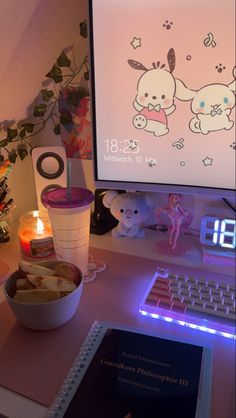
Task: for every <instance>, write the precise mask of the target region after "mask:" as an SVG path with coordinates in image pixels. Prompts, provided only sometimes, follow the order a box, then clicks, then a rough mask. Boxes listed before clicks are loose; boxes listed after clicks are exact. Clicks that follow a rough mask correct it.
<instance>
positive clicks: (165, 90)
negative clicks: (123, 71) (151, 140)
mask: <svg viewBox="0 0 236 418" xmlns="http://www.w3.org/2000/svg"><path fill="white" fill-rule="evenodd" d="M167 60H168V64H169V71H168V70H166V69H165V68H164V67H165V64H162V65H160V61H158V62H157V63H155V62H154V63H153V64H152V65H153V68H151V69H147V68H146V67H145V66H144V65H143V64H141V63H139V62H137V61H134V60H131V59H130V60H128V63H129V65H130V66H131V67H132V68H134V69H135V70H141V71H144V73H143V74H142V76H141V77H140V79H139V81H138V86H137V90H138V91H137V95H136V98H135V101H134V103H133V105H134V108H135V109H136V110H137V111H138V112H139V113H138V114H137V115H135V116H134V119H133V124H134V126H135V128H137V129H144V130H145V131H148V132H152V133H153V134H154V135H155V136H162V135H166V134H167V133H168V132H169V128H168V123H167V116H168V115H170V114H171V113H173V112H174V111H175V108H176V106H175V104H174V96H175V90H176V83H175V78H174V77H173V75H172V72H173V71H174V68H175V52H174V49H173V48H171V49H170V50H169V52H168V54H167Z"/></svg>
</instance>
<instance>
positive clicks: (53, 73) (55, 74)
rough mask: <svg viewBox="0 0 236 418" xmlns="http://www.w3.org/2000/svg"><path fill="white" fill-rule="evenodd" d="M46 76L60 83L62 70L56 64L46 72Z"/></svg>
mask: <svg viewBox="0 0 236 418" xmlns="http://www.w3.org/2000/svg"><path fill="white" fill-rule="evenodd" d="M46 77H48V78H51V79H52V80H53V81H55V83H60V82H61V81H63V77H62V71H61V69H60V67H58V66H57V65H54V66H53V67H52V69H51V70H50V71H49V73H47V74H46Z"/></svg>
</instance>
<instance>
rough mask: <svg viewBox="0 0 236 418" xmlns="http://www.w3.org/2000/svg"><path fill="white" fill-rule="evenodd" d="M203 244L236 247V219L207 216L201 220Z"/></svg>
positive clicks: (201, 239) (201, 240)
mask: <svg viewBox="0 0 236 418" xmlns="http://www.w3.org/2000/svg"><path fill="white" fill-rule="evenodd" d="M200 242H201V244H207V245H209V246H215V247H217V246H219V247H221V248H229V249H234V248H235V247H236V221H235V220H234V219H218V218H216V217H213V216H205V217H204V218H202V222H201V232H200Z"/></svg>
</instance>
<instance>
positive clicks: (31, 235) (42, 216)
mask: <svg viewBox="0 0 236 418" xmlns="http://www.w3.org/2000/svg"><path fill="white" fill-rule="evenodd" d="M18 236H19V242H20V248H21V252H22V256H23V257H24V258H28V259H44V258H48V257H51V256H52V255H53V254H54V247H53V239H52V229H51V225H50V221H49V218H48V216H47V213H39V211H32V212H28V213H26V214H25V215H23V216H22V217H21V218H20V226H19V230H18Z"/></svg>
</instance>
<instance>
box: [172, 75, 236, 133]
mask: <svg viewBox="0 0 236 418" xmlns="http://www.w3.org/2000/svg"><path fill="white" fill-rule="evenodd" d="M233 76H234V80H233V81H232V82H231V83H230V84H228V85H225V84H219V83H218V84H208V85H207V86H204V87H202V88H200V90H198V91H195V90H190V89H188V88H187V87H186V86H185V85H184V83H183V82H182V81H181V80H177V79H176V97H177V98H178V99H180V100H184V101H185V100H192V102H191V110H192V112H193V113H194V114H195V115H196V116H195V117H194V118H193V119H191V120H190V122H189V127H190V129H191V131H192V132H196V133H202V134H203V135H207V134H208V133H209V132H213V131H220V130H223V129H226V130H229V129H231V128H232V127H233V126H234V122H233V121H232V120H230V113H231V111H232V109H233V108H234V106H235V94H234V92H235V77H236V67H235V68H234V71H233Z"/></svg>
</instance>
